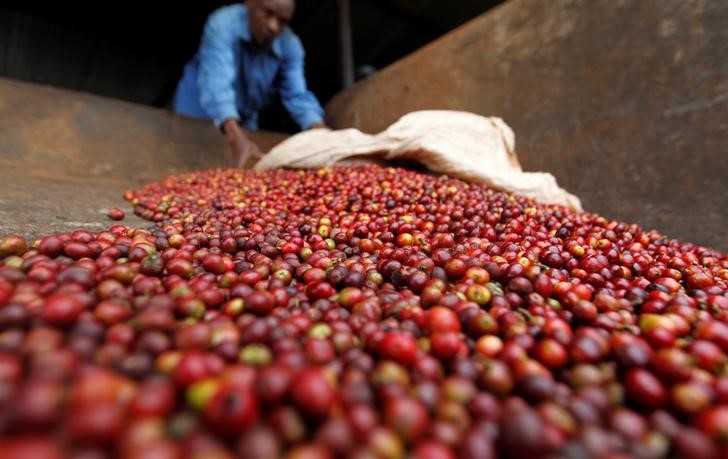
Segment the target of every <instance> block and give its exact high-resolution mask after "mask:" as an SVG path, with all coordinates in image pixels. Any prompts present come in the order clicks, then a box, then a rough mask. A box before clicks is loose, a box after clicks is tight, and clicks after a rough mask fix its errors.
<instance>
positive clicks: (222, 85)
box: [197, 9, 240, 127]
mask: <svg viewBox="0 0 728 459" xmlns="http://www.w3.org/2000/svg"><path fill="white" fill-rule="evenodd" d="M229 23H230V18H229V15H228V14H227V12H226V10H225V9H222V10H218V11H215V12H214V13H212V14H211V15H210V17H209V18H208V19H207V22H206V23H205V29H204V31H203V33H202V40H201V43H200V49H199V59H200V68H199V73H198V79H197V85H198V88H199V91H200V105H201V106H202V108H203V109H204V110H205V111H206V112H207V114H208V115H209V116H210V118H212V119H213V120H214V122H215V126H217V127H220V125H221V124H222V122H223V121H225V120H227V119H229V118H234V119H239V118H240V116H239V115H238V109H237V105H236V101H235V99H236V98H235V88H234V83H235V72H236V69H235V47H234V34H233V31H232V28H231V27H230V24H229Z"/></svg>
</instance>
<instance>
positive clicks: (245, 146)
mask: <svg viewBox="0 0 728 459" xmlns="http://www.w3.org/2000/svg"><path fill="white" fill-rule="evenodd" d="M222 126H223V131H224V132H225V139H226V140H227V142H228V145H230V153H231V156H232V163H233V165H234V166H235V167H240V168H243V169H249V168H251V167H253V166H254V165H255V163H256V162H258V160H259V159H260V158H262V157H263V154H262V153H261V152H260V149H259V148H258V146H257V145H256V144H255V143H253V141H252V140H250V139H249V138H248V136H246V135H245V133H244V132H243V129H242V128H241V127H240V126H239V125H238V122H237V120H235V119H232V118H231V119H229V120H226V121H225V122H224V123H223V125H222Z"/></svg>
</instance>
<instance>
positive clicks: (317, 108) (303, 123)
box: [278, 35, 326, 129]
mask: <svg viewBox="0 0 728 459" xmlns="http://www.w3.org/2000/svg"><path fill="white" fill-rule="evenodd" d="M303 62H304V51H303V46H302V45H301V42H300V41H299V40H298V37H296V36H295V35H292V36H291V37H290V38H289V41H288V43H287V46H286V47H285V52H284V56H283V61H282V63H281V70H280V75H279V84H278V90H279V91H280V94H281V101H282V102H283V105H284V106H285V107H286V110H288V113H290V114H291V117H292V118H293V119H294V120H295V121H296V123H298V125H299V126H300V127H301V129H311V128H315V127H326V126H325V124H324V110H323V108H321V104H320V103H319V101H318V100H317V99H316V96H315V95H314V94H313V93H312V92H311V91H309V90H308V87H307V86H306V77H305V75H304V66H303Z"/></svg>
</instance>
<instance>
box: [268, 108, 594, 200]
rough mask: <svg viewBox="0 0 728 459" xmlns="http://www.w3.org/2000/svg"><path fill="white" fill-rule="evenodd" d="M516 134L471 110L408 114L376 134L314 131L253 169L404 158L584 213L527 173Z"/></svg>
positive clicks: (545, 179)
mask: <svg viewBox="0 0 728 459" xmlns="http://www.w3.org/2000/svg"><path fill="white" fill-rule="evenodd" d="M515 143H516V140H515V135H514V134H513V130H511V128H510V127H509V126H508V125H507V124H506V123H505V122H503V120H502V119H500V118H495V117H484V116H480V115H476V114H473V113H468V112H458V111H450V110H423V111H417V112H412V113H408V114H407V115H405V116H403V117H402V118H400V119H399V120H398V121H397V122H396V123H394V124H393V125H391V126H389V127H388V128H387V129H386V130H385V131H383V132H380V133H379V134H376V135H369V134H365V133H363V132H361V131H359V130H357V129H343V130H329V129H312V130H309V131H305V132H302V133H300V134H297V135H294V136H292V137H290V138H288V139H286V140H285V141H283V142H282V143H280V144H278V145H277V146H275V147H274V148H273V149H272V150H271V151H270V152H269V153H268V154H266V155H265V156H263V158H262V159H261V160H260V161H258V163H257V164H256V165H255V167H254V168H255V169H259V170H260V169H271V168H277V167H291V168H299V169H316V168H320V167H325V166H334V165H337V164H350V163H352V161H353V162H359V161H361V160H364V161H373V162H380V161H381V160H397V159H405V160H409V161H416V162H418V163H420V164H422V165H424V166H425V167H426V168H427V169H429V170H431V171H433V172H437V173H442V174H447V175H449V176H451V177H455V178H459V179H462V180H466V181H468V182H474V183H484V184H486V185H488V186H490V187H491V188H494V189H497V190H501V191H507V192H510V193H516V194H520V195H523V196H527V197H530V198H533V199H535V200H536V201H538V202H541V203H544V204H559V205H563V206H566V207H570V208H571V209H573V210H577V211H582V207H581V201H580V200H579V198H578V197H576V196H575V195H573V194H571V193H568V192H567V191H566V190H564V189H562V188H560V187H559V186H558V184H557V183H556V178H554V176H553V175H551V174H549V173H546V172H523V170H522V169H521V165H520V164H519V162H518V157H517V156H516V153H515Z"/></svg>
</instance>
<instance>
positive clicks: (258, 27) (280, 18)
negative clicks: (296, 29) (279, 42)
mask: <svg viewBox="0 0 728 459" xmlns="http://www.w3.org/2000/svg"><path fill="white" fill-rule="evenodd" d="M245 4H246V6H247V7H248V23H249V25H250V32H251V33H252V34H253V38H254V39H255V41H256V42H257V43H258V44H259V45H261V46H268V45H270V44H271V42H273V40H275V38H276V37H277V36H278V35H280V34H281V33H282V32H283V29H285V28H286V26H287V25H288V23H289V22H290V21H291V18H292V17H293V10H294V9H295V6H296V3H295V0H247V1H246V2H245Z"/></svg>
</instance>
